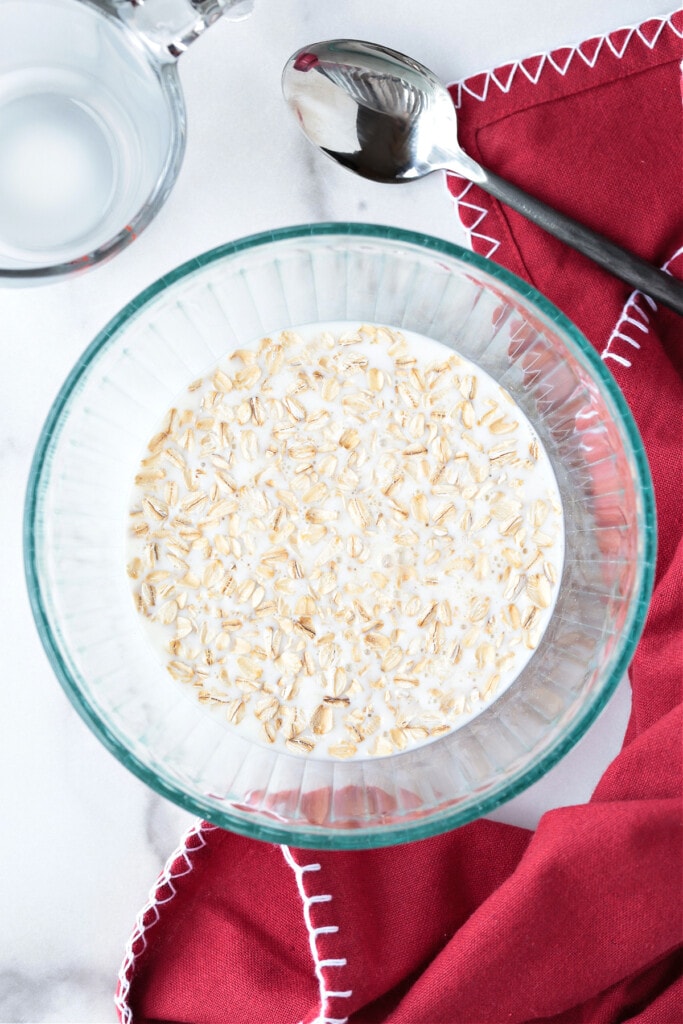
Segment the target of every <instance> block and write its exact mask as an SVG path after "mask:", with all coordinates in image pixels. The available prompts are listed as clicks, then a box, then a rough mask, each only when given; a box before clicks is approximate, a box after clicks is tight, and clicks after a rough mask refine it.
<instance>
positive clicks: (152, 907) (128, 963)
mask: <svg viewBox="0 0 683 1024" xmlns="http://www.w3.org/2000/svg"><path fill="white" fill-rule="evenodd" d="M215 829H216V826H215V825H211V824H210V823H209V822H208V821H197V822H196V823H195V824H194V825H192V826H191V827H190V828H189V829H188V830H187V831H186V832H185V833H184V835H183V836H182V838H181V840H180V843H179V845H178V847H177V849H176V850H174V851H173V853H172V854H171V856H170V857H169V858H168V860H167V861H166V863H165V864H164V867H163V869H162V871H161V873H160V874H159V877H158V878H157V880H156V882H155V883H154V886H153V887H152V890H151V892H150V895H149V900H148V901H147V903H146V904H145V905H144V907H143V908H142V910H140V912H139V913H138V915H137V917H136V918H135V926H134V928H133V931H132V934H131V936H130V938H129V940H128V942H127V943H126V949H125V955H124V959H123V963H122V964H121V968H120V970H119V975H118V984H117V987H116V996H115V998H114V1005H115V1007H116V1010H117V1012H118V1015H119V1020H120V1021H121V1024H133V1011H132V1010H131V1008H130V1005H129V1002H128V996H129V994H130V985H131V981H132V979H133V973H134V967H135V961H136V960H137V959H139V957H140V956H141V954H142V953H143V952H144V950H145V949H146V948H147V932H148V931H149V930H150V928H153V927H154V925H155V924H156V923H157V922H158V920H159V918H160V916H161V914H160V911H159V907H161V906H163V905H164V904H166V903H170V901H171V900H172V899H173V898H174V896H175V895H176V893H177V889H176V887H175V885H174V884H173V883H174V881H175V880H176V879H178V878H182V877H183V876H184V875H189V874H190V872H191V871H193V870H194V867H195V865H194V860H193V857H194V855H195V854H196V853H197V852H198V851H199V850H201V849H202V847H204V846H206V839H205V838H204V836H205V835H206V833H207V832H213V831H214V830H215Z"/></svg>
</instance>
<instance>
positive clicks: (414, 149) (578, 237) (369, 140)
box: [282, 39, 683, 314]
mask: <svg viewBox="0 0 683 1024" xmlns="http://www.w3.org/2000/svg"><path fill="white" fill-rule="evenodd" d="M282 90H283V93H284V97H285V100H286V101H287V103H288V105H289V107H290V109H291V110H292V112H293V113H294V115H295V117H296V119H297V121H298V122H299V125H300V126H301V129H302V130H303V132H304V134H305V135H306V136H307V137H308V139H309V140H310V141H311V142H313V143H314V145H316V146H318V148H319V149H321V150H322V151H323V152H324V153H326V154H327V156H329V157H331V158H332V159H333V160H335V161H336V162H337V163H339V164H342V166H344V167H347V168H348V169H349V170H351V171H354V172H355V173H356V174H360V175H361V176H362V177H364V178H369V179H371V180H372V181H378V182H383V183H391V184H397V183H402V182H406V181H413V180H415V179H416V178H422V177H424V176H425V175H427V174H431V173H432V172H433V171H438V170H442V171H443V170H445V171H451V172H453V173H454V174H459V175H461V176H462V177H464V178H466V179H468V180H469V181H472V182H475V183H476V184H477V185H479V187H480V188H482V189H484V191H486V192H488V193H489V194H490V195H492V196H494V197H495V198H496V199H499V200H500V201H501V202H503V203H506V204H507V205H508V206H510V207H512V209H514V210H516V211H517V212H518V213H521V214H523V215H524V216H525V217H527V218H528V219H529V220H531V221H533V222H534V223H535V224H538V225H539V226H540V227H541V228H543V229H544V230H545V231H547V232H549V234H551V235H554V236H555V237H556V238H559V239H560V240H561V241H563V242H565V243H566V244H567V245H570V246H571V247H572V248H574V249H576V250H578V252H581V253H583V254H584V256H588V257H589V258H590V259H592V260H594V261H595V262H596V263H598V264H599V265H600V266H601V267H603V268H604V269H606V270H608V271H610V272H611V273H613V274H614V275H615V276H616V277H619V278H621V279H622V280H623V281H626V282H627V283H628V284H630V285H632V286H633V287H634V288H637V289H639V290H640V291H642V292H645V294H647V295H649V296H651V297H652V298H653V299H655V300H657V301H659V302H662V303H663V304H664V305H666V306H669V307H670V308H671V309H674V310H676V312H678V313H681V314H683V282H680V281H677V280H676V279H675V278H673V277H671V275H669V274H666V273H664V272H663V271H662V270H660V269H659V268H658V267H655V266H653V265H652V264H650V263H647V262H646V261H645V260H643V259H641V258H640V257H639V256H636V255H635V254H633V253H630V252H627V251H626V250H625V249H622V248H621V247H620V246H618V245H616V244H615V243H614V242H612V241H610V240H609V239H607V238H604V237H603V236H602V235H599V234H597V232H595V231H592V230H591V229H590V228H587V227H585V226H584V225H582V224H579V223H578V222H577V221H575V220H573V219H572V218H571V217H567V216H566V215H565V214H562V213H559V212H558V211H557V210H554V209H553V208H552V207H550V206H548V205H547V204H545V203H543V202H541V201H540V200H539V199H536V198H534V197H533V196H530V195H528V194H527V193H526V192H524V191H523V190H522V189H520V188H519V187H518V186H517V185H513V184H512V183H510V182H508V181H505V179H503V178H501V177H499V176H498V175H497V174H494V173H493V172H492V171H489V170H487V169H486V168H484V167H482V166H481V165H480V164H478V163H477V162H476V161H475V160H473V159H472V158H471V157H469V156H468V155H467V154H466V153H465V152H464V151H463V150H462V149H461V148H460V146H459V144H458V122H457V115H456V112H455V107H454V106H453V102H452V100H451V97H450V95H449V93H448V90H447V89H446V87H445V85H444V84H443V83H442V82H441V81H440V80H439V79H438V78H437V77H436V75H434V74H433V72H431V71H430V70H429V69H428V68H426V67H424V65H422V64H420V63H419V62H418V61H416V60H413V58H412V57H407V56H405V54H402V53H398V52H397V51H396V50H390V49H388V48H387V47H385V46H380V45H379V44H377V43H367V42H363V41H361V40H358V39H333V40H328V41H326V42H321V43H315V44H312V45H310V46H306V47H304V48H303V49H301V50H298V51H297V52H296V53H295V54H293V55H292V56H291V57H290V59H289V60H288V61H287V63H286V65H285V68H284V71H283V75H282Z"/></svg>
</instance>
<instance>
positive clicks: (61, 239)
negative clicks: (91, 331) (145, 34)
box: [0, 0, 183, 269]
mask: <svg viewBox="0 0 683 1024" xmlns="http://www.w3.org/2000/svg"><path fill="white" fill-rule="evenodd" d="M0 38H2V39H5V40H7V39H9V40H10V41H11V42H12V44H13V45H12V46H7V47H6V48H3V53H2V54H0V140H2V144H1V145H0V267H6V268H10V269H12V268H17V269H23V268H26V267H29V268H30V267H34V266H35V267H40V266H46V265H51V264H55V263H64V262H66V261H69V260H78V259H80V258H83V257H87V255H88V254H90V253H93V252H94V251H96V250H97V249H98V247H100V246H102V245H103V244H105V243H107V242H109V241H110V240H112V239H114V238H115V237H116V236H117V234H119V233H120V232H121V231H125V230H126V226H127V225H128V226H129V225H130V224H131V222H134V221H135V218H136V215H138V213H139V211H140V209H141V208H144V207H145V204H151V203H154V202H155V200H156V198H157V193H158V190H159V182H160V180H162V179H163V177H164V174H165V171H166V169H167V168H168V167H169V164H170V162H171V161H172V160H173V158H174V156H175V155H177V156H178V158H179V155H180V152H181V151H182V145H178V135H179V134H180V135H181V136H182V133H183V119H182V102H181V101H179V99H178V96H176V95H175V91H176V90H175V89H174V87H173V80H171V77H170V76H165V75H164V69H163V68H161V69H159V68H158V67H155V66H154V65H153V63H152V62H151V61H150V59H149V54H148V53H147V52H146V51H145V48H144V46H143V45H141V44H139V43H138V44H137V45H136V44H135V42H134V41H133V38H132V34H131V33H130V32H126V31H125V29H124V28H123V27H122V26H121V24H120V23H119V22H117V20H116V19H115V18H114V17H110V16H106V14H104V15H103V11H102V9H100V8H98V7H97V6H94V5H91V4H90V3H88V2H83V0H79V2H77V0H0ZM178 104H180V113H181V117H180V119H179V123H176V121H174V114H175V111H174V110H173V109H172V108H173V107H174V106H176V107H177V105H178ZM161 198H163V197H161ZM129 230H130V231H131V232H132V231H134V230H135V228H134V227H129Z"/></svg>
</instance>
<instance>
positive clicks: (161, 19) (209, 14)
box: [115, 0, 253, 61]
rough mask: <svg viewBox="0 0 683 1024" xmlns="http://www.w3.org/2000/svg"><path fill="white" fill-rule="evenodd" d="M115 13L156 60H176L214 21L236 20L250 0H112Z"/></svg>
mask: <svg viewBox="0 0 683 1024" xmlns="http://www.w3.org/2000/svg"><path fill="white" fill-rule="evenodd" d="M115 7H116V10H117V13H118V15H119V17H120V18H121V20H122V21H124V22H125V23H126V25H128V27H129V28H130V29H131V30H132V31H133V32H135V33H136V34H137V35H139V36H141V37H142V38H143V39H144V40H145V41H146V42H147V44H148V45H149V46H150V47H151V49H152V50H153V51H154V53H155V55H156V56H157V57H158V58H159V60H166V61H168V60H177V58H178V57H180V55H181V54H182V53H184V52H185V50H186V49H187V48H188V46H189V45H190V44H191V43H193V42H194V41H195V39H198V38H199V36H200V35H202V33H203V32H205V31H206V29H207V28H209V27H210V26H211V25H213V23H214V22H215V21H217V20H218V19H219V18H221V17H227V18H228V19H230V20H231V21H238V20H239V19H241V18H245V17H246V16H247V15H248V14H250V13H251V10H252V7H253V0H115Z"/></svg>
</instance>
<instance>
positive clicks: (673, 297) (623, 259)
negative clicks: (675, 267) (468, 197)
mask: <svg viewBox="0 0 683 1024" xmlns="http://www.w3.org/2000/svg"><path fill="white" fill-rule="evenodd" d="M482 170H483V171H484V175H485V177H484V180H483V181H482V180H477V184H478V186H479V188H482V189H483V190H484V191H485V192H488V193H489V194H490V195H492V196H494V198H496V199H500V201H501V202H502V203H505V204H506V206H511V207H512V209H513V210H517V212H518V213H521V214H523V215H524V216H525V217H527V218H528V219H529V220H531V221H533V222H534V224H538V226H539V227H541V228H543V229H544V230H545V231H547V232H548V233H549V234H551V235H554V236H555V238H559V239H560V241H562V242H566V243H567V245H570V246H571V247H572V248H573V249H576V250H578V252H581V253H583V255H584V256H588V257H589V258H590V259H592V260H594V261H595V262H596V263H598V264H599V265H600V266H601V267H604V268H605V270H609V271H610V272H611V273H612V274H614V275H615V277H619V278H621V280H622V281H626V283H627V284H630V285H633V287H634V288H637V289H638V290H639V291H641V292H644V293H645V294H646V295H649V296H650V297H651V298H653V299H655V300H656V301H657V302H661V303H662V304H663V305H665V306H668V307H669V308H670V309H674V310H675V311H676V312H677V313H681V314H683V281H679V280H677V279H676V278H675V277H672V276H671V274H667V273H665V272H664V271H663V270H659V269H658V268H657V267H655V266H653V265H652V264H651V263H648V262H647V261H646V260H643V259H641V258H640V257H639V256H635V255H634V254H633V253H631V252H627V251H626V249H622V248H621V247H620V246H618V245H615V244H614V242H610V240H609V239H608V238H605V237H604V236H603V235H599V234H598V233H597V232H596V231H591V230H590V228H587V227H584V225H583V224H579V223H578V222H577V221H575V220H573V219H572V218H571V217H567V216H565V214H563V213H559V212H558V211H557V210H554V209H553V208H552V207H551V206H547V205H546V204H545V203H542V202H541V201H540V199H535V198H534V197H533V196H530V195H528V193H526V192H524V191H522V189H521V188H518V187H517V186H516V185H512V184H511V183H510V182H509V181H505V179H504V178H499V177H498V175H497V174H493V172H492V171H489V170H485V169H483V168H482Z"/></svg>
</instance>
